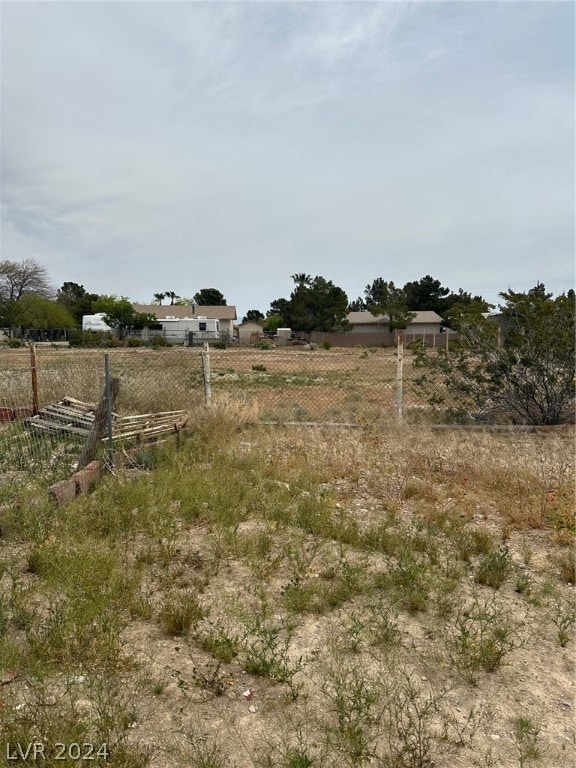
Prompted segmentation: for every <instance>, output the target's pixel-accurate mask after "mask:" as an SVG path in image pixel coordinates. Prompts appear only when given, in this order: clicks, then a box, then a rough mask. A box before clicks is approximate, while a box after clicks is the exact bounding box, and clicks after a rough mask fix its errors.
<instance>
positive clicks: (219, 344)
mask: <svg viewBox="0 0 576 768" xmlns="http://www.w3.org/2000/svg"><path fill="white" fill-rule="evenodd" d="M211 346H212V348H213V349H227V348H228V344H227V343H226V342H225V341H214V342H213V343H212V344H211Z"/></svg>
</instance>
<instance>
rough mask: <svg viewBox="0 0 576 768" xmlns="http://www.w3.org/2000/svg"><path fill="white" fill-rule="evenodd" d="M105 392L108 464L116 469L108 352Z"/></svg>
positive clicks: (105, 369) (105, 368) (106, 354)
mask: <svg viewBox="0 0 576 768" xmlns="http://www.w3.org/2000/svg"><path fill="white" fill-rule="evenodd" d="M104 377H105V384H104V391H105V401H106V433H107V436H108V464H109V466H110V468H111V469H114V439H113V418H112V400H113V398H112V384H111V381H110V361H109V359H108V352H105V353H104Z"/></svg>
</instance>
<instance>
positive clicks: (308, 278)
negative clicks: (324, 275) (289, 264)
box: [290, 272, 312, 287]
mask: <svg viewBox="0 0 576 768" xmlns="http://www.w3.org/2000/svg"><path fill="white" fill-rule="evenodd" d="M290 279H291V280H294V282H295V283H296V285H298V286H302V287H305V286H310V285H312V275H307V274H306V272H296V273H295V274H293V275H290Z"/></svg>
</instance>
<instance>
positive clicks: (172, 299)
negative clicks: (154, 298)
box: [164, 291, 180, 306]
mask: <svg viewBox="0 0 576 768" xmlns="http://www.w3.org/2000/svg"><path fill="white" fill-rule="evenodd" d="M164 296H165V297H166V298H167V299H170V306H174V302H175V301H176V300H177V299H179V298H180V296H178V294H177V293H174V291H166V293H165V294H164Z"/></svg>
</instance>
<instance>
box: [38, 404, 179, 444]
mask: <svg viewBox="0 0 576 768" xmlns="http://www.w3.org/2000/svg"><path fill="white" fill-rule="evenodd" d="M96 409H97V405H96V403H83V402H82V401H81V400H75V399H74V398H73V397H65V398H63V399H62V400H60V401H59V402H57V403H52V404H51V405H47V406H46V407H45V408H42V410H40V411H39V412H38V413H37V415H36V416H30V417H29V418H27V419H25V420H24V424H25V426H26V427H27V428H28V429H31V430H37V431H39V432H50V433H52V434H73V435H81V436H84V437H86V436H88V435H89V434H90V432H91V430H92V428H93V426H94V421H95V417H96ZM187 422H188V411H183V410H182V411H163V412H161V413H142V414H138V415H136V416H123V417H120V416H118V414H116V413H115V414H113V432H112V439H113V440H115V441H119V440H131V439H134V440H136V441H137V442H139V441H141V440H143V439H145V438H146V437H156V436H158V435H165V434H173V433H175V432H179V431H180V429H182V428H183V427H185V426H186V424H187ZM103 439H106V438H103Z"/></svg>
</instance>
